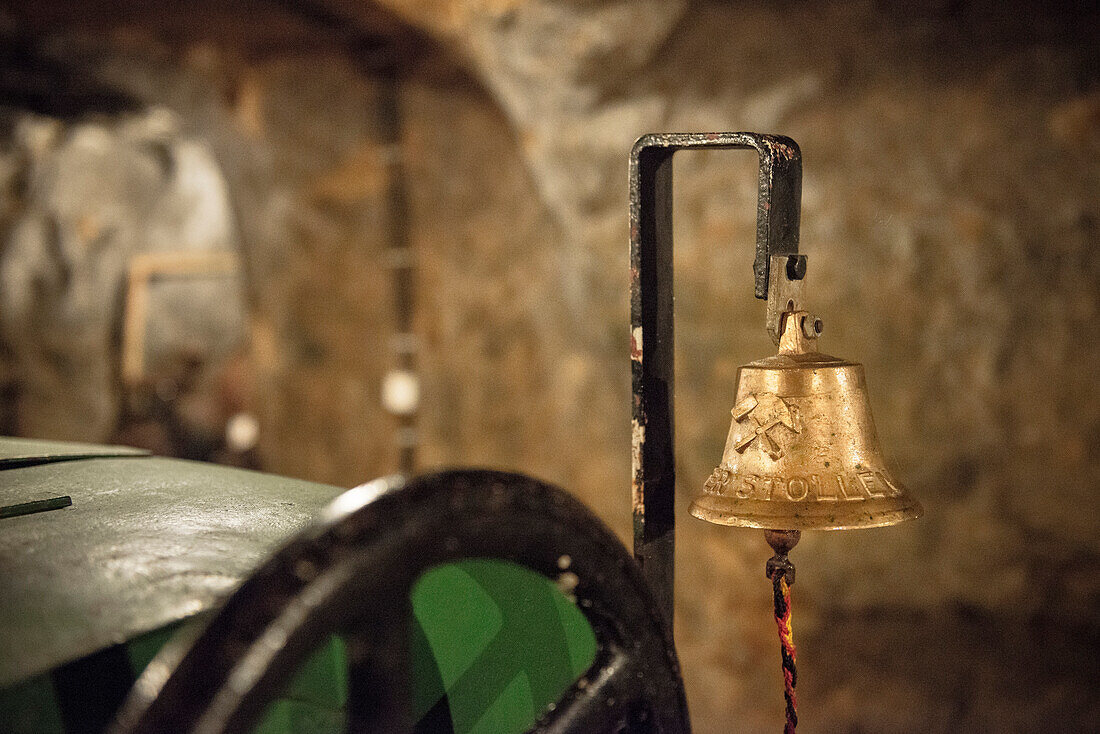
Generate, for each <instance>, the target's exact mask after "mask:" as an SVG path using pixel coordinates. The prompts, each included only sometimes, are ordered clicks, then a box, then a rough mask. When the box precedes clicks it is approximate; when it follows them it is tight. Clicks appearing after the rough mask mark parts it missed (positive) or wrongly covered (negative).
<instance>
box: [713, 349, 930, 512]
mask: <svg viewBox="0 0 1100 734" xmlns="http://www.w3.org/2000/svg"><path fill="white" fill-rule="evenodd" d="M786 337H787V335H786V334H784V339H785V341H786ZM801 341H803V340H801V339H800V340H799V342H801ZM814 342H816V340H814ZM805 346H806V345H804V344H801V343H800V344H798V345H796V346H795V347H794V348H791V347H789V346H788V348H786V349H784V345H783V344H781V348H780V353H779V354H778V355H776V356H774V357H768V358H767V359H763V360H760V361H757V362H752V363H750V364H747V365H745V366H743V367H741V368H740V370H739V371H738V377H737V393H736V398H735V406H734V408H733V411H732V414H733V420H732V423H731V425H730V431H729V436H728V437H727V439H726V447H725V451H724V452H723V455H722V462H721V464H719V465H718V467H717V468H716V469H715V470H714V472H713V473H712V474H711V476H710V478H709V479H707V481H706V483H705V485H704V487H703V493H702V494H701V495H700V496H699V497H697V498H696V499H695V501H694V502H693V503H692V506H691V514H693V515H695V516H696V517H698V518H701V519H703V520H707V521H709V522H713V523H717V524H720V525H739V526H744V527H754V528H771V529H790V530H808V529H820V530H843V529H850V528H868V527H879V526H882V525H893V524H895V523H898V522H902V521H903V520H909V519H913V518H916V517H919V516H920V514H921V512H922V510H921V507H920V504H919V503H918V502H917V501H916V500H915V499H913V498H912V497H911V496H910V495H909V493H908V492H907V491H906V489H905V487H904V486H902V484H901V483H900V482H898V480H897V479H896V478H895V477H894V475H893V474H892V473H891V472H890V471H889V469H887V467H886V461H885V458H884V457H883V454H882V449H881V447H880V445H879V441H878V436H877V434H876V433H875V424H874V421H873V420H872V418H871V407H870V404H869V402H868V400H867V385H866V382H865V380H864V374H863V365H860V364H857V363H855V362H848V361H845V360H842V359H837V358H836V357H830V356H828V355H825V354H821V353H819V352H816V351H810V352H805V351H801V350H802V349H803V348H805Z"/></svg>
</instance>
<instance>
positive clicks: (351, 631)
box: [0, 439, 686, 734]
mask: <svg viewBox="0 0 1100 734" xmlns="http://www.w3.org/2000/svg"><path fill="white" fill-rule="evenodd" d="M0 505H2V509H0V513H2V515H0V517H2V519H0V585H2V588H3V594H2V596H0V731H4V732H35V733H36V734H44V733H50V732H59V733H60V732H65V733H71V732H101V731H115V732H161V731H165V732H167V731H181V732H182V731H195V732H198V731H225V732H229V731H254V732H263V733H264V734H277V733H281V732H341V731H402V730H413V731H418V732H462V733H463V734H465V733H471V734H472V733H480V734H506V733H508V732H522V731H528V730H530V729H532V728H540V729H542V730H546V731H595V730H605V728H606V727H605V726H604V724H608V725H610V724H611V723H612V722H613V721H628V720H629V721H648V722H649V723H650V724H654V725H655V726H656V727H657V728H654V729H652V730H653V731H681V730H684V728H685V727H686V708H685V707H684V704H683V692H682V687H681V685H680V681H679V674H678V670H677V668H676V660H675V653H674V651H673V650H672V646H671V643H670V642H669V640H668V639H667V635H666V629H667V628H666V627H665V625H664V623H663V621H662V619H661V617H660V612H659V611H657V609H656V605H655V603H653V602H652V600H651V598H650V597H649V595H648V590H647V589H646V588H645V582H644V580H643V579H642V578H641V575H640V573H639V572H638V570H637V568H636V566H635V565H634V564H633V562H632V561H631V560H630V557H629V554H628V553H627V552H626V550H625V549H624V548H623V547H622V546H621V544H619V542H618V541H617V540H616V539H615V538H614V537H612V536H611V535H610V533H608V532H607V531H606V530H605V529H604V528H603V527H602V526H601V525H600V524H599V523H598V521H596V520H595V519H594V518H592V517H591V516H590V515H589V514H588V513H587V511H586V510H584V508H583V507H581V506H580V505H579V504H577V503H576V502H575V501H573V500H572V499H570V498H569V497H568V496H567V495H565V493H563V492H561V491H560V490H556V489H554V488H552V487H548V486H547V485H543V484H541V483H539V482H536V481H534V480H531V479H529V478H526V477H521V476H518V475H511V474H502V473H494V472H451V473H447V474H440V475H434V476H430V477H425V478H420V479H414V480H410V481H404V480H401V479H398V478H390V479H386V480H380V481H378V482H374V483H371V484H368V485H364V486H362V487H359V488H356V489H353V490H349V491H347V492H342V491H341V490H340V489H338V488H336V487H331V486H326V485H320V484H314V483H309V482H303V481H297V480H292V479H286V478H281V477H276V476H271V475H266V474H260V473H256V472H250V471H244V470H239V469H232V468H227V467H220V466H215V465H210V464H202V463H195V462H187V461H179V460H173V459H164V458H157V457H152V456H149V455H147V454H145V453H143V452H141V451H138V450H134V449H128V448H117V447H104V446H87V445H80V444H66V443H54V442H44V441H32V440H25V439H0ZM227 599H228V601H227ZM642 648H645V649H642ZM655 671H659V673H657V672H655ZM627 686H629V687H630V689H631V690H630V691H627V692H623V691H625V687H627ZM227 691H229V693H227ZM655 692H656V693H659V695H655ZM647 697H648V698H647ZM616 698H617V699H618V701H616ZM665 698H667V699H670V700H671V701H672V705H671V706H670V705H667V703H664V702H663V699H665ZM643 699H645V700H647V701H649V700H652V701H658V702H661V706H662V708H663V709H664V710H665V711H666V712H668V713H664V714H661V716H664V717H665V718H666V719H669V720H670V721H673V720H676V721H673V723H672V724H669V723H668V722H665V725H664V726H660V724H661V722H660V721H659V720H658V719H660V718H661V716H656V718H655V717H654V713H653V711H651V710H650V709H649V708H648V704H647V706H641V705H640V702H641V701H643ZM609 701H610V704H609V703H608V702H609ZM120 712H121V713H120ZM116 715H118V716H119V718H118V719H117V720H116ZM593 717H595V718H593ZM597 721H598V722H599V724H600V725H599V726H598V727H597V729H593V728H591V726H592V725H593V723H594V722H597ZM112 722H114V723H112ZM681 724H682V725H683V726H681ZM628 728H629V727H628ZM606 730H615V729H614V728H611V729H606Z"/></svg>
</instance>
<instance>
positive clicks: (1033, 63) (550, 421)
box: [0, 0, 1100, 732]
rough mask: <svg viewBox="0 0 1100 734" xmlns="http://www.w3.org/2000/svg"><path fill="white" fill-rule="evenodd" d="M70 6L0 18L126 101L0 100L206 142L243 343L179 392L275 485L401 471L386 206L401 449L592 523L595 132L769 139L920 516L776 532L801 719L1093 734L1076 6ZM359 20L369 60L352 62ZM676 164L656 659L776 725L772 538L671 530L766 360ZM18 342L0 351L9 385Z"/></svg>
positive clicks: (1084, 145) (608, 429) (1085, 61)
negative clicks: (488, 474) (409, 398)
mask: <svg viewBox="0 0 1100 734" xmlns="http://www.w3.org/2000/svg"><path fill="white" fill-rule="evenodd" d="M45 6H46V7H47V8H49V7H50V4H49V3H46V4H45ZM100 6H102V7H103V8H105V11H104V12H102V13H98V14H93V15H94V17H95V18H96V20H95V22H94V23H91V24H89V23H88V22H82V23H81V26H80V27H79V28H77V27H75V26H73V25H69V24H67V23H66V22H65V21H66V16H65V13H64V11H61V10H59V11H56V12H54V13H53V15H51V14H50V12H47V11H44V10H43V11H39V12H38V14H28V12H23V13H21V14H20V13H13V14H12V15H11V17H10V18H9V19H8V22H7V27H6V32H8V33H10V34H12V35H13V36H14V37H18V38H22V39H29V40H30V42H32V45H33V47H34V49H35V50H36V53H40V54H42V55H43V56H45V57H47V58H50V59H54V60H56V61H58V62H59V63H63V65H64V66H65V68H73V69H79V70H81V72H82V73H84V74H87V75H89V77H90V78H91V79H94V80H95V81H96V82H97V83H98V84H100V85H102V86H103V88H104V89H106V90H109V91H111V92H112V93H115V94H121V95H124V96H125V97H126V98H127V99H129V100H132V101H133V102H134V104H135V105H136V109H135V110H129V111H118V110H104V109H101V108H97V109H94V110H91V111H88V110H84V111H81V112H79V113H73V112H71V111H65V110H57V109H52V110H51V109H45V110H43V109H28V107H34V105H33V104H31V102H27V101H26V100H24V101H23V103H22V106H21V107H19V106H17V109H15V110H14V111H9V113H8V114H9V115H14V116H15V117H17V118H19V119H27V118H30V117H33V118H35V119H39V121H41V120H40V118H51V119H55V120H59V121H60V122H59V123H58V124H61V125H64V126H65V127H66V129H67V130H70V131H71V130H76V129H78V128H79V126H80V125H82V124H88V120H89V118H90V117H94V118H95V119H99V120H102V119H108V120H110V121H113V122H112V123H111V124H115V125H118V124H122V123H121V122H120V120H121V119H122V117H124V116H127V115H130V116H132V115H141V114H146V113H147V111H148V110H149V109H150V108H155V109H165V110H169V111H170V112H171V114H172V115H173V116H174V119H177V120H179V121H180V123H179V125H180V130H181V131H182V132H181V134H182V135H185V136H187V137H188V139H195V140H199V141H202V144H203V145H204V146H206V148H207V149H208V150H210V151H211V155H212V156H213V157H214V158H215V159H216V160H217V163H218V165H219V167H220V172H221V175H222V176H223V177H224V180H225V181H226V182H227V189H228V191H229V197H230V199H231V201H232V204H233V207H234V221H235V223H236V224H235V226H236V234H235V236H236V237H237V238H238V240H239V243H240V245H239V246H240V250H241V253H242V257H243V259H244V263H245V270H244V272H245V274H246V277H245V288H246V297H247V308H248V314H249V322H248V323H249V328H248V333H249V336H250V338H249V341H248V349H247V356H246V358H245V359H244V361H243V365H244V366H243V367H241V366H239V365H237V366H224V365H223V366H221V367H218V366H217V365H218V364H222V363H220V362H218V360H217V359H214V358H211V362H212V363H215V364H214V368H212V369H213V370H214V372H216V373H218V374H219V375H221V377H219V378H216V379H212V381H211V382H210V383H208V384H209V385H217V386H219V387H208V388H206V392H204V393H203V394H205V395H208V396H211V397H209V401H210V402H212V403H213V404H215V408H212V409H210V410H211V411H212V412H213V413H215V414H217V415H219V416H223V415H227V414H229V413H231V412H232V411H233V410H237V409H246V410H248V411H250V412H251V413H253V414H255V415H256V416H257V418H258V420H259V425H260V433H259V446H258V453H257V458H256V460H257V461H259V462H260V463H261V464H262V466H263V467H264V468H266V469H269V470H272V471H276V472H280V473H286V474H292V475H295V476H303V477H307V478H312V479H318V480H324V481H333V482H339V483H344V484H348V485H350V484H353V483H358V482H359V481H362V480H363V479H365V478H367V477H370V476H374V475H377V474H382V473H385V472H388V471H392V470H393V469H394V468H395V466H396V451H395V448H394V432H395V430H396V428H397V422H396V421H395V420H394V419H393V418H391V417H389V416H387V415H386V414H385V413H384V411H383V410H382V408H381V407H380V404H379V400H378V394H379V389H380V384H381V379H382V375H383V374H384V373H385V372H386V371H387V370H388V369H390V368H391V367H392V366H393V364H394V357H393V354H392V350H391V348H390V346H391V342H392V337H393V335H394V333H395V330H396V326H395V316H394V307H393V303H392V301H393V296H394V293H393V288H394V279H393V277H392V270H391V269H388V266H387V262H388V260H387V257H386V248H387V247H388V246H389V243H390V238H392V232H393V227H395V226H399V227H401V228H402V231H403V232H404V236H405V237H407V239H408V242H409V245H410V246H411V248H412V249H413V251H414V252H415V273H416V300H415V331H416V335H417V342H418V345H419V348H418V352H417V354H418V360H419V372H420V376H421V381H422V391H421V392H422V403H421V410H420V414H419V417H418V424H419V443H418V447H417V450H418V456H419V463H420V465H421V467H423V468H431V467H436V466H442V465H491V466H495V467H502V468H509V469H516V470H520V471H525V472H528V473H532V474H535V475H537V476H540V477H542V478H545V479H548V480H551V481H554V482H557V483H559V484H561V485H563V486H565V487H566V488H568V489H569V490H571V491H573V492H574V493H576V494H577V495H578V496H579V497H581V498H582V499H583V500H584V501H585V502H586V503H588V504H589V505H590V506H592V507H593V508H594V509H595V510H596V511H597V512H598V513H599V514H600V515H601V516H602V517H603V518H604V519H605V520H606V521H607V522H608V523H609V524H610V525H611V526H612V527H614V528H615V529H616V530H617V531H618V532H619V533H620V534H621V535H622V536H623V537H624V538H626V537H627V534H628V532H629V497H628V490H627V487H628V482H629V453H628V452H629V449H628V446H629V440H630V439H629V387H628V384H629V369H628V361H627V345H628V328H627V307H628V304H627V298H626V293H627V288H628V272H627V265H626V156H627V152H628V150H629V148H630V144H631V143H632V141H633V140H634V138H636V137H637V136H638V135H639V134H641V133H644V132H650V131H661V130H743V129H748V130H762V131H775V132H782V133H784V134H787V135H790V136H791V137H793V138H795V139H796V140H798V141H799V143H800V144H801V146H802V150H803V156H804V164H805V189H804V195H803V207H804V208H803V213H802V222H803V230H802V242H803V251H804V252H806V253H807V254H808V255H809V258H810V275H809V278H810V280H809V281H808V282H809V288H810V289H811V294H812V295H811V303H812V304H813V308H814V310H815V311H816V312H817V313H819V314H820V315H821V316H822V317H823V319H824V321H825V325H826V331H825V334H824V337H823V347H824V348H825V350H826V351H828V352H830V353H833V354H838V355H841V356H844V357H848V358H852V359H856V360H858V361H862V362H863V363H864V364H865V365H866V368H867V374H868V381H869V387H870V391H871V402H872V405H873V407H874V411H875V415H876V418H877V423H878V429H879V433H880V436H881V438H882V440H883V443H884V444H885V446H886V449H887V452H888V454H890V455H891V456H892V457H893V458H894V460H895V464H896V467H897V473H898V475H899V476H900V477H902V478H903V480H904V481H905V482H906V484H907V485H908V486H909V487H910V488H911V490H912V491H913V492H914V494H916V495H917V496H918V497H919V498H920V499H921V500H922V501H923V502H924V504H925V507H926V510H927V515H926V517H925V518H924V519H922V520H920V521H919V522H916V523H912V524H909V525H905V526H899V527H897V528H892V529H886V530H873V531H865V532H859V533H843V534H839V533H809V534H807V535H806V536H805V537H804V539H803V541H802V543H801V544H800V545H799V547H798V548H797V549H796V551H795V553H794V560H795V562H796V564H797V565H798V568H799V576H798V584H797V585H796V587H795V589H794V595H795V600H794V604H795V630H796V631H795V634H796V640H797V642H798V644H799V650H800V656H801V659H800V665H799V667H800V672H801V673H800V684H799V689H800V692H801V695H800V700H801V702H802V706H803V712H804V713H803V717H802V720H803V722H804V723H803V726H802V727H801V728H802V729H804V730H806V731H851V732H861V731H960V730H976V731H986V730H988V731H1049V730H1057V729H1062V728H1067V729H1068V728H1077V729H1083V730H1090V729H1095V728H1098V727H1100V698H1098V697H1097V695H1096V693H1095V691H1094V690H1093V689H1094V685H1093V684H1092V681H1093V680H1095V677H1096V673H1097V664H1096V656H1095V650H1096V649H1097V642H1098V641H1100V614H1098V613H1097V611H1096V609H1097V607H1098V602H1100V527H1098V525H1100V519H1098V518H1100V514H1098V513H1096V512H1095V511H1093V510H1092V503H1093V502H1094V501H1095V498H1096V496H1097V489H1098V485H1100V389H1098V388H1097V387H1096V384H1095V381H1094V373H1095V371H1096V368H1097V366H1098V365H1100V348H1098V347H1097V343H1096V340H1094V339H1091V338H1090V337H1089V335H1090V334H1091V332H1092V330H1093V329H1092V325H1093V324H1094V323H1095V321H1096V319H1097V318H1098V315H1100V314H1098V313H1097V309H1098V304H1097V300H1098V299H1097V294H1098V292H1100V259H1098V257H1097V254H1096V252H1097V249H1096V244H1097V222H1098V221H1100V206H1098V201H1100V197H1098V193H1100V180H1098V175H1097V170H1096V160H1097V154H1098V152H1100V85H1098V82H1100V78H1098V73H1097V68H1098V58H1097V57H1098V53H1097V50H1096V49H1097V48H1100V46H1098V44H1097V40H1100V39H1097V38H1096V35H1097V32H1096V28H1097V27H1100V24H1098V23H1097V22H1096V21H1097V20H1098V19H1097V18H1096V17H1095V15H1088V14H1086V13H1084V11H1081V10H1078V9H1076V8H1074V7H1073V6H1062V5H1056V6H1049V5H1042V6H1040V5H1039V4H1035V5H1034V6H1032V5H1028V4H1026V3H1012V4H1007V5H1005V4H997V5H993V4H989V5H986V4H981V3H965V2H964V3H925V4H921V5H918V6H912V5H910V4H901V3H897V4H894V3H889V2H885V3H873V2H858V3H841V2H828V3H806V4H802V3H748V4H738V5H737V6H736V7H734V6H731V5H726V4H720V3H688V2H657V1H656V0H654V2H625V1H620V2H614V1H603V2H600V1H595V0H594V1H592V2H569V1H567V0H528V1H523V0H512V1H507V0H505V1H498V2H457V1H453V2H451V1H448V0H434V1H433V2H425V1H422V0H382V2H380V3H379V5H378V6H376V5H368V4H364V3H352V2H342V1H341V0H328V1H327V2H325V3H321V4H302V5H301V6H300V8H299V10H300V9H302V8H304V9H308V10H309V11H310V12H308V13H302V12H296V11H295V10H294V8H295V7H297V6H296V5H295V4H294V3H290V4H283V5H279V6H278V7H274V6H267V5H266V4H264V3H256V6H257V8H260V9H262V12H259V11H257V10H256V9H255V8H254V9H253V10H252V11H248V10H247V9H245V10H240V11H232V10H226V9H224V8H220V7H215V6H214V5H213V4H211V5H210V7H205V6H204V7H205V9H204V10H203V11H201V12H199V13H198V17H200V18H204V19H206V21H207V22H205V23H195V22H187V21H186V19H181V18H176V17H173V15H172V13H163V12H159V11H158V13H156V14H152V13H149V12H147V11H143V10H142V9H141V4H140V3H122V2H119V3H109V2H104V3H99V4H98V5H97V7H100ZM365 38H366V39H374V40H375V41H377V42H378V43H380V44H381V45H382V46H384V47H390V48H392V49H394V52H395V53H396V65H395V66H391V65H389V62H387V63H386V64H383V65H381V66H380V65H378V64H377V63H374V62H372V61H371V59H372V58H373V57H372V55H371V53H372V52H371V53H368V51H369V48H370V47H368V46H365V45H364V39H365ZM378 39H381V41H378ZM365 49H367V50H365ZM393 69H396V75H395V76H394V75H393V74H392V73H391V72H392V70H393ZM391 95H396V96H395V99H396V104H397V107H396V109H397V115H396V118H394V116H393V114H392V112H393V110H389V112H386V110H388V109H389V108H388V107H387V105H389V104H390V102H391V101H392V100H391V99H390V96H391ZM9 96H10V95H9ZM32 101H33V100H32ZM86 106H87V105H86ZM100 107H102V105H100ZM383 113H385V114H383ZM387 115H389V116H388V117H387ZM394 119H396V120H397V124H398V130H399V144H398V145H397V146H396V147H395V146H394V145H392V144H391V143H392V141H391V140H390V136H391V134H392V129H391V127H392V126H393V124H394ZM69 134H71V133H69ZM8 146H9V147H8V149H11V143H8ZM394 155H396V156H398V158H399V160H400V161H401V164H402V166H401V168H403V173H404V175H403V183H402V186H403V190H404V192H405V196H406V198H407V208H405V209H401V208H395V207H394V205H393V199H392V192H393V190H394V186H395V182H394V179H393V177H394V175H395V170H397V169H396V168H395V166H394V165H393V156H394ZM5 160H10V157H9V158H7V159H5ZM10 165H13V166H16V168H18V165H17V164H10ZM676 165H677V168H676V174H675V175H676V186H677V191H676V237H677V253H676V268H677V278H678V280H677V294H678V295H677V304H676V308H677V313H676V317H677V338H678V341H677V420H678V425H677V433H678V435H677V441H678V443H677V449H678V452H679V453H678V456H679V472H680V479H681V482H680V486H679V492H680V497H679V501H680V505H681V508H680V509H681V513H680V516H679V518H680V534H679V540H678V543H679V545H678V551H677V564H678V574H679V575H678V580H677V643H678V647H679V650H680V654H681V658H682V662H683V664H684V668H685V678H686V681H687V686H688V695H689V703H690V705H691V707H692V711H693V718H694V720H695V723H696V730H697V731H700V732H725V731H729V730H731V729H732V730H741V731H766V730H773V729H774V728H775V726H776V724H777V722H778V721H779V720H780V717H781V711H782V699H781V695H780V691H781V686H780V678H779V673H778V656H777V650H776V647H777V644H776V640H775V639H774V628H773V626H772V623H771V621H770V610H769V606H770V600H769V588H768V584H767V582H766V581H765V580H764V578H763V562H764V559H765V558H766V557H767V555H769V552H768V550H767V548H766V546H765V545H764V543H763V539H762V538H761V537H759V535H758V534H757V533H753V532H748V531H736V530H728V529H724V528H717V527H711V526H707V525H704V524H703V523H700V522H698V521H695V520H693V519H691V518H690V517H688V516H687V514H686V505H687V502H688V501H689V500H690V497H691V496H692V494H693V493H694V492H695V491H697V489H698V488H700V487H701V486H702V482H703V480H704V479H705V478H706V476H707V475H708V474H709V472H710V470H711V469H712V467H713V466H714V464H715V463H716V462H717V460H718V458H719V456H720V454H721V450H722V444H723V441H724V438H725V434H726V431H727V429H728V420H729V407H730V404H731V401H732V391H733V379H734V375H735V372H736V368H737V366H738V365H739V364H741V363H743V362H746V361H749V360H751V359H755V358H757V357H760V356H764V355H766V354H767V353H768V352H769V351H771V349H772V347H771V343H770V340H769V339H768V338H767V336H766V335H765V334H764V331H763V328H762V323H763V304H761V303H759V302H757V301H755V300H753V299H752V298H751V296H750V294H751V291H750V275H749V274H750V262H751V254H752V246H751V241H752V237H753V233H754V215H755V201H754V197H755V175H754V166H755V161H754V160H753V159H752V156H751V155H749V154H747V153H746V154H743V155H737V154H731V153H722V154H702V153H699V154H690V155H689V154H681V156H680V157H679V159H678V161H677V164H676ZM6 170H7V169H6ZM9 188H10V187H9ZM12 190H14V189H12ZM9 198H10V197H9ZM15 198H16V199H18V198H19V197H15ZM6 206H7V209H5V211H17V210H18V209H19V207H20V206H22V204H19V203H18V202H17V203H15V204H10V205H7V204H6ZM5 221H7V220H5ZM3 237H4V241H5V249H4V251H3V254H2V255H0V257H3V258H8V257H10V255H9V253H10V252H11V249H10V248H11V245H10V242H12V241H13V240H12V235H11V234H10V230H5V232H4V234H3ZM37 346H38V345H37V342H36V341H35V339H34V338H32V337H31V336H24V337H20V338H9V339H8V340H7V342H6V343H5V350H6V352H5V356H6V358H7V359H6V362H7V363H8V364H9V366H8V368H7V374H8V377H9V378H10V379H9V383H10V384H11V387H9V388H8V391H7V393H6V394H9V395H16V396H18V395H20V394H21V390H23V389H24V387H23V385H25V378H21V377H20V375H22V374H26V370H27V369H28V368H27V367H26V364H27V362H26V361H25V360H26V359H32V358H33V353H34V349H36V348H37ZM96 348H100V347H99V346H97V347H96ZM27 354H32V357H25V355H27ZM20 360H24V362H22V363H21V362H20ZM100 361H101V362H102V358H100ZM19 364H23V365H24V366H22V367H18V366H12V365H19ZM21 370H22V372H21ZM204 384H207V383H204ZM226 384H228V385H229V387H228V388H227V387H226ZM227 391H228V393H229V394H231V395H233V396H236V397H233V399H232V400H233V401H235V402H234V404H233V405H232V406H229V407H225V406H222V403H224V402H225V401H226V398H225V397H224V396H225V395H226V394H227ZM199 392H203V391H202V390H199ZM67 401H68V393H67V392H66V391H65V390H63V389H59V390H58V391H57V393H56V403H57V404H58V405H60V406H61V407H60V408H58V410H64V409H66V407H65V406H66V403H67ZM238 404H239V405H238ZM218 406H222V407H218ZM175 409H176V408H173V410H175ZM215 422H216V421H215ZM8 423H9V424H11V425H14V426H15V427H16V428H26V429H27V430H33V432H37V433H42V434H50V433H54V434H58V435H60V433H62V432H64V430H65V429H63V427H62V424H61V423H58V424H56V425H55V426H53V427H51V426H50V425H48V424H41V423H39V424H33V426H32V427H31V428H28V427H27V426H28V424H25V423H21V422H19V421H18V420H16V421H12V420H11V419H10V418H8ZM102 433H103V436H102V437H103V438H104V439H106V438H110V431H104V432H102Z"/></svg>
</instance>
